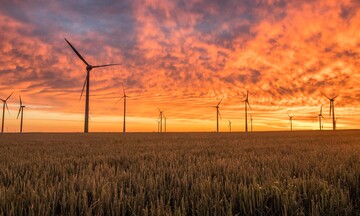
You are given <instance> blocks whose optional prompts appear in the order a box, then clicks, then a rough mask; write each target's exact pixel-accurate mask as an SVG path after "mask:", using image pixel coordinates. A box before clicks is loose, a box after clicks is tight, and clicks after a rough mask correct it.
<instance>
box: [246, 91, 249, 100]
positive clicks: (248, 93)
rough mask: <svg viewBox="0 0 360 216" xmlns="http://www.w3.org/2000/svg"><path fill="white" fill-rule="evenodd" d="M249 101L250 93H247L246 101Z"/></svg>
mask: <svg viewBox="0 0 360 216" xmlns="http://www.w3.org/2000/svg"><path fill="white" fill-rule="evenodd" d="M248 99H249V91H246V101H247V100H248Z"/></svg>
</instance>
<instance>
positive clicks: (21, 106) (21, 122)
mask: <svg viewBox="0 0 360 216" xmlns="http://www.w3.org/2000/svg"><path fill="white" fill-rule="evenodd" d="M19 97H20V108H19V112H18V115H17V118H16V119H18V118H19V115H20V113H21V121H20V133H22V128H23V119H24V108H25V105H23V103H22V101H21V96H19Z"/></svg>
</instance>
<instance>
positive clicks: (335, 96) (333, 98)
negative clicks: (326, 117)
mask: <svg viewBox="0 0 360 216" xmlns="http://www.w3.org/2000/svg"><path fill="white" fill-rule="evenodd" d="M338 96H339V95H336V96H335V97H333V98H331V99H332V100H335V98H337V97H338Z"/></svg>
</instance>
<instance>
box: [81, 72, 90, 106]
mask: <svg viewBox="0 0 360 216" xmlns="http://www.w3.org/2000/svg"><path fill="white" fill-rule="evenodd" d="M87 78H88V74H87V75H86V78H85V82H84V85H83V88H82V90H81V94H80V99H79V100H81V97H82V95H83V93H84V89H85V85H86V82H87Z"/></svg>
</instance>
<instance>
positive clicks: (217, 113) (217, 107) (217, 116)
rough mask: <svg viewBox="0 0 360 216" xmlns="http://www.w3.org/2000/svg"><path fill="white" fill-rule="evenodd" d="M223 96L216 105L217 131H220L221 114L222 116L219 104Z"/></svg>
mask: <svg viewBox="0 0 360 216" xmlns="http://www.w3.org/2000/svg"><path fill="white" fill-rule="evenodd" d="M223 98H224V97H222V98H221V100H220V101H219V103H218V104H217V105H216V106H214V107H215V108H216V132H219V116H220V118H221V114H220V112H219V108H220V106H219V105H220V103H221V101H222V100H223Z"/></svg>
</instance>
